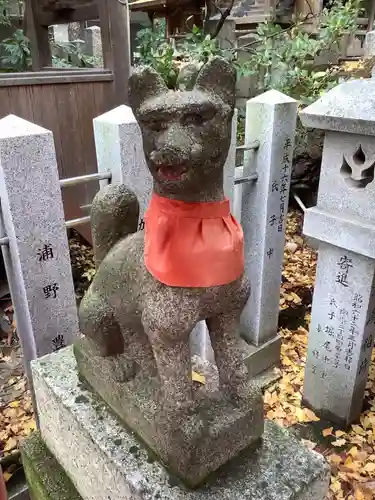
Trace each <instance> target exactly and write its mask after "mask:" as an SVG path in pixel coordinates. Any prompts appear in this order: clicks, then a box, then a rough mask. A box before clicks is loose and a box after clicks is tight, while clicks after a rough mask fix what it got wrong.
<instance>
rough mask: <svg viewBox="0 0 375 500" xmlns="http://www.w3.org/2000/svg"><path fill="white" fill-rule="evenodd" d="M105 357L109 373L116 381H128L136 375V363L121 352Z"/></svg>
mask: <svg viewBox="0 0 375 500" xmlns="http://www.w3.org/2000/svg"><path fill="white" fill-rule="evenodd" d="M105 359H106V361H107V362H108V367H107V369H108V370H109V374H110V376H111V377H112V378H113V379H114V380H115V381H116V382H119V383H124V382H129V381H130V380H132V379H133V378H134V377H135V376H136V374H137V364H136V363H135V361H133V360H129V359H128V358H126V357H125V356H124V355H122V354H120V355H117V356H111V357H108V358H105Z"/></svg>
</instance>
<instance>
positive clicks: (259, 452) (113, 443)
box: [26, 347, 329, 500]
mask: <svg viewBox="0 0 375 500" xmlns="http://www.w3.org/2000/svg"><path fill="white" fill-rule="evenodd" d="M33 376H34V380H35V388H36V394H37V404H38V410H39V415H40V428H41V435H42V438H43V441H44V443H45V444H46V446H47V447H48V449H49V451H50V453H51V454H52V455H53V456H54V457H55V459H56V460H57V462H58V464H59V465H57V463H55V469H56V472H57V474H62V475H63V474H66V475H67V476H68V477H69V478H70V480H71V481H72V483H73V484H74V486H75V488H76V490H77V495H80V497H81V498H82V499H83V500H89V499H90V500H120V499H129V500H135V499H137V500H151V499H159V500H217V499H218V498H220V500H236V499H238V500H245V499H246V500H247V499H249V500H281V499H283V500H292V499H293V500H297V499H299V500H323V499H324V498H325V495H326V492H327V488H328V481H329V467H328V465H327V464H326V462H325V460H324V459H323V457H321V456H320V455H318V454H317V453H315V452H313V451H310V450H308V449H307V448H305V447H304V446H303V445H301V444H300V443H299V442H298V441H297V440H296V439H295V438H294V437H292V436H290V435H289V433H288V432H287V431H286V430H284V429H281V428H279V427H278V426H276V425H275V424H273V423H269V422H268V423H266V428H265V433H264V436H263V439H262V440H261V441H260V442H259V444H258V445H257V446H256V447H250V448H249V449H248V450H245V451H243V452H242V453H241V454H240V455H238V456H237V457H236V458H235V459H234V460H232V461H230V462H229V463H228V464H226V465H225V466H223V467H222V468H221V469H219V470H218V471H217V472H216V473H215V474H214V475H212V477H210V479H209V480H208V481H207V482H206V483H205V484H204V486H202V487H200V488H198V489H195V490H191V489H189V488H187V487H186V486H184V485H183V484H182V483H181V482H180V481H179V480H178V479H177V478H176V477H174V476H171V475H170V474H169V473H168V472H167V471H166V470H165V469H164V467H163V466H162V465H161V464H160V463H158V462H157V461H156V460H155V457H154V455H153V454H152V453H151V452H150V451H148V450H147V449H146V448H145V447H144V446H142V445H141V444H140V442H139V441H138V440H137V439H135V437H134V435H133V434H132V433H131V432H129V431H127V430H126V429H125V428H124V427H123V426H122V425H121V424H120V423H119V421H118V420H117V419H116V418H115V417H114V416H113V414H112V413H111V412H110V411H109V409H108V408H107V407H106V405H105V404H104V403H103V402H102V401H101V400H100V399H99V398H98V397H97V396H95V395H94V394H92V393H91V392H89V391H88V390H86V389H84V388H83V387H82V384H81V383H80V382H79V380H78V375H77V365H76V361H75V358H74V355H73V352H72V348H71V347H68V348H66V349H63V350H61V351H59V352H58V353H55V354H52V355H48V356H45V357H44V358H41V359H39V360H37V361H35V362H34V363H33ZM39 444H40V443H39ZM45 453H46V455H48V452H45ZM27 455H28V456H27V462H28V465H27V467H26V472H27V476H28V480H29V482H30V483H31V490H32V491H35V489H34V490H33V485H34V484H36V483H35V482H36V481H38V482H39V485H40V484H41V483H46V481H48V478H46V477H45V475H43V474H42V471H41V470H40V468H39V469H38V468H37V467H33V466H32V464H33V463H35V461H37V462H39V463H40V447H38V446H36V447H34V449H33V448H32V447H30V448H29V449H28V450H27ZM34 457H35V460H34ZM50 459H51V457H50ZM50 464H51V462H50ZM30 470H33V473H32V474H30ZM38 470H39V472H38ZM51 475H52V472H51ZM53 477H56V474H53ZM39 491H43V489H39ZM80 497H79V496H77V500H78V499H79V498H80ZM43 498H45V497H43V496H42V493H41V494H40V495H39V494H35V495H34V497H33V500H42V499H43ZM53 498H54V500H61V499H65V498H66V497H64V496H60V495H57V494H55V495H54V497H53ZM71 498H76V496H72V497H71Z"/></svg>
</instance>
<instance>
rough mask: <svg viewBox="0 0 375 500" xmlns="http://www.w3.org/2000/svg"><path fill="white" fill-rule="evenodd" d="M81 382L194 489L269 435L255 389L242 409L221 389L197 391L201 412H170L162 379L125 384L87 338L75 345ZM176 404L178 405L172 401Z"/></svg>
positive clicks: (258, 395)
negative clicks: (162, 391)
mask: <svg viewBox="0 0 375 500" xmlns="http://www.w3.org/2000/svg"><path fill="white" fill-rule="evenodd" d="M74 354H75V357H76V360H77V364H78V370H79V375H80V378H81V380H82V381H83V382H85V383H87V384H88V387H90V388H92V389H93V390H94V391H95V393H96V394H99V396H101V397H102V399H103V400H104V401H105V402H106V403H107V404H108V405H109V406H110V407H111V408H112V410H113V411H114V412H115V414H116V415H117V416H118V417H119V418H120V419H121V420H122V421H123V422H124V423H125V425H126V426H127V427H128V428H130V429H131V430H132V431H134V432H135V433H136V434H137V435H138V436H139V438H140V440H141V441H142V442H144V443H145V444H146V445H147V446H148V447H149V448H150V450H152V452H153V453H155V455H156V456H157V457H158V459H160V460H161V461H162V462H163V463H164V464H166V466H167V467H168V469H169V470H170V472H172V473H173V474H176V475H177V476H178V477H180V478H181V479H182V480H183V481H185V482H186V484H187V485H188V486H191V487H196V486H197V485H198V484H200V483H202V482H203V481H204V480H205V479H206V478H207V477H208V476H209V475H210V474H211V473H212V472H214V471H215V470H217V469H218V468H219V467H220V466H221V465H223V464H225V463H226V462H228V460H230V459H231V458H233V457H235V456H236V455H237V454H238V453H239V452H240V451H241V450H243V449H245V448H248V447H249V446H250V445H251V444H253V443H255V442H256V441H258V440H259V439H260V438H261V436H262V434H263V430H264V417H263V398H262V394H261V391H260V389H259V388H258V387H256V386H255V385H254V386H251V385H250V383H249V392H248V396H247V398H246V401H245V402H243V403H241V404H236V403H234V402H233V401H232V400H230V399H229V398H225V397H224V396H223V394H222V393H221V392H220V391H219V390H218V388H217V389H216V390H215V391H212V392H210V391H209V390H207V391H206V390H205V389H206V388H207V387H208V385H209V384H207V385H206V386H196V387H195V391H194V399H195V402H196V403H197V405H198V410H197V413H193V414H190V415H189V414H188V413H186V412H183V413H181V412H177V411H176V410H175V408H174V406H173V404H172V405H171V407H170V408H169V409H167V410H166V408H165V406H164V405H163V404H160V401H161V397H160V382H159V378H158V377H157V376H154V377H152V376H148V377H147V378H146V377H145V376H142V374H139V375H137V376H136V377H135V378H134V379H132V380H131V381H129V382H119V381H118V380H116V379H115V377H114V376H113V373H109V372H106V373H103V370H104V367H105V364H104V363H103V358H102V357H100V356H97V355H96V353H95V352H94V351H93V349H92V348H91V343H90V342H88V341H87V340H86V339H82V340H80V341H79V342H77V343H76V344H75V346H74ZM172 403H173V402H172Z"/></svg>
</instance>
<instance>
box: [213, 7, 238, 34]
mask: <svg viewBox="0 0 375 500" xmlns="http://www.w3.org/2000/svg"><path fill="white" fill-rule="evenodd" d="M233 5H234V0H231V2H230V5H229V7H227V8H226V9H225V10H224V12H222V11H221V9H219V7H218V6H217V5H216V4H215V8H216V10H217V11H218V12H219V13H220V19H219V21H218V23H217V25H216V27H215V29H214V31H213V33H211V38H212V39H214V38H216V37H217V36H218V34H219V33H220V31H221V28H222V27H223V26H224V23H225V20H226V18H227V17H228V16H229V14H230V13H231V11H232V9H233Z"/></svg>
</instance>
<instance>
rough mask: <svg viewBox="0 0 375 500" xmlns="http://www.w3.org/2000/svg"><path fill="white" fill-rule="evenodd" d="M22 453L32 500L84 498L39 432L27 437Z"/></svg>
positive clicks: (78, 499) (73, 499) (76, 499)
mask: <svg viewBox="0 0 375 500" xmlns="http://www.w3.org/2000/svg"><path fill="white" fill-rule="evenodd" d="M21 453H22V463H23V468H24V470H25V475H26V478H27V482H28V485H29V495H30V498H31V500H82V497H81V496H80V495H79V493H78V491H77V490H76V488H75V487H74V485H73V483H72V482H71V480H70V479H69V477H68V476H67V475H66V473H65V471H64V469H63V468H62V467H61V465H60V464H59V463H58V462H57V460H56V458H55V457H54V456H53V455H52V453H51V452H50V451H49V449H48V448H47V446H46V445H45V444H44V442H43V440H42V438H41V436H40V434H39V432H33V433H32V434H31V435H30V436H29V437H28V438H27V439H25V441H24V442H23V443H22V448H21Z"/></svg>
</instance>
